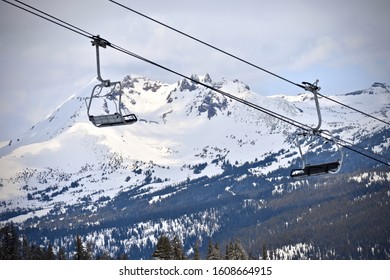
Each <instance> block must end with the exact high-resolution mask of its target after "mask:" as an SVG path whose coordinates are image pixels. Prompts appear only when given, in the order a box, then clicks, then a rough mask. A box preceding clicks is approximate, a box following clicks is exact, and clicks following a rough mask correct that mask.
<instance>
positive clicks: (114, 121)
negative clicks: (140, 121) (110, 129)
mask: <svg viewBox="0 0 390 280" xmlns="http://www.w3.org/2000/svg"><path fill="white" fill-rule="evenodd" d="M89 120H90V121H91V122H92V123H93V124H94V125H95V126H97V127H107V126H117V125H128V124H133V123H135V122H136V121H137V117H136V116H135V115H134V114H128V115H124V116H121V115H120V114H118V113H114V114H108V115H100V116H89Z"/></svg>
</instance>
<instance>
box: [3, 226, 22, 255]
mask: <svg viewBox="0 0 390 280" xmlns="http://www.w3.org/2000/svg"><path fill="white" fill-rule="evenodd" d="M19 248H20V242H19V237H18V234H17V232H16V228H15V226H14V225H13V223H11V224H9V225H6V226H4V227H3V228H2V229H1V230H0V259H2V260H17V259H20V254H19Z"/></svg>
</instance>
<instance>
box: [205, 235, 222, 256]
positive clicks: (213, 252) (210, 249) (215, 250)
mask: <svg viewBox="0 0 390 280" xmlns="http://www.w3.org/2000/svg"><path fill="white" fill-rule="evenodd" d="M206 259H207V260H220V259H221V253H220V252H219V245H218V243H216V244H215V245H213V241H212V240H211V239H210V240H209V243H208V246H207V256H206Z"/></svg>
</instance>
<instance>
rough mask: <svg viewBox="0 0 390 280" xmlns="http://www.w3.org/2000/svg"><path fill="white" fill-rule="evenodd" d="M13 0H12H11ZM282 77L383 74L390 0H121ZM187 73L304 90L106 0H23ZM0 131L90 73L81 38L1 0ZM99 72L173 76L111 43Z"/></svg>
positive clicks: (327, 79)
mask: <svg viewBox="0 0 390 280" xmlns="http://www.w3.org/2000/svg"><path fill="white" fill-rule="evenodd" d="M11 1H12V0H11ZM118 2H121V3H123V4H125V5H128V6H130V7H131V8H133V9H135V10H138V11H140V12H142V13H145V14H147V15H149V16H151V17H153V18H156V19H158V20H160V21H162V22H164V23H166V24H168V25H171V26H173V27H175V28H177V29H179V30H182V31H184V32H187V33H189V34H190V35H192V36H194V37H197V38H199V39H201V40H203V41H206V42H208V43H210V44H213V45H215V46H217V47H219V48H221V49H224V50H226V51H228V52H231V53H233V54H235V55H237V56H239V57H241V58H243V59H246V60H248V61H250V62H252V63H254V64H256V65H258V66H261V67H263V68H265V69H267V70H269V71H272V72H275V73H276V74H278V75H281V76H283V77H285V78H287V79H289V80H292V81H294V82H297V83H300V82H301V81H314V80H315V79H319V80H320V86H321V87H322V90H321V93H322V94H326V95H334V94H343V93H347V92H351V91H354V90H358V89H364V88H367V87H369V86H370V85H371V84H372V83H373V82H376V81H379V82H385V83H390V32H389V26H390V17H389V13H390V1H388V0H372V1H366V0H344V1H339V0H338V1H335V0H328V1H309V0H296V1H284V0H282V1H277V0H275V1H255V0H247V1H245V0H243V1H230V0H227V1H226V0H225V1H222V0H215V1H209V0H198V1H179V0H166V1H156V0H132V1H128V0H118ZM25 3H28V4H30V5H32V6H35V7H37V8H39V9H41V10H44V11H45V12H48V13H50V14H52V15H54V16H56V17H59V18H61V19H63V20H65V21H67V22H69V23H71V24H74V25H76V26H78V27H80V28H83V29H85V30H87V31H89V32H91V33H92V34H100V35H101V36H102V37H104V38H106V39H107V40H109V41H111V42H112V43H114V44H116V45H119V46H121V47H124V48H126V49H128V50H130V51H133V52H135V53H137V54H139V55H142V56H144V57H146V58H148V59H151V60H153V61H156V62H158V63H160V64H163V65H165V66H167V67H170V68H172V69H174V70H177V71H179V72H181V73H183V74H185V75H191V74H192V73H197V74H205V73H209V74H210V75H211V77H212V78H213V79H214V80H220V79H222V78H226V79H239V80H241V81H243V82H245V83H246V84H248V85H249V86H250V87H251V89H252V90H254V91H255V92H257V93H258V94H262V95H274V94H298V93H300V92H301V90H300V89H299V88H297V87H294V86H292V85H290V84H288V83H285V82H283V81H281V80H278V79H276V78H275V77H272V76H270V75H268V74H266V73H263V72H261V71H259V70H256V69H255V68H252V67H250V66H247V65H245V64H242V63H240V62H238V61H235V60H233V59H231V58H228V57H226V56H225V55H223V54H220V53H217V52H216V51H214V50H212V49H209V48H207V47H205V46H203V45H200V44H199V43H196V42H194V41H191V40H190V39H188V38H185V37H183V36H181V35H179V34H176V33H174V32H173V31H171V30H167V29H165V28H163V27H161V26H159V25H157V24H155V23H153V22H150V21H148V20H146V19H145V18H142V17H140V16H138V15H135V14H133V13H130V12H128V11H126V10H124V9H122V8H120V7H118V6H116V5H114V4H112V3H110V2H109V1H108V0H95V1H93V0H83V1H76V0H69V1H60V0H50V1H49V0H25ZM0 34H1V40H0V50H1V51H0V73H1V75H0V79H1V85H2V86H1V89H2V91H1V92H0V129H1V130H0V131H1V134H0V141H3V140H9V139H12V138H16V137H17V136H18V135H20V134H21V133H23V132H24V131H25V130H27V129H29V128H30V127H31V126H32V125H34V124H35V123H36V122H38V121H40V120H42V119H43V118H44V117H45V116H46V115H48V114H49V113H51V112H52V111H53V110H55V109H56V107H57V106H58V105H60V104H61V103H62V102H63V101H64V100H66V99H67V98H68V97H69V96H71V95H72V94H74V93H75V92H77V91H78V90H79V89H80V88H81V87H83V86H85V85H86V84H87V83H89V82H90V81H91V80H92V79H93V78H94V77H95V76H96V66H95V52H94V48H93V47H92V46H91V44H90V42H89V40H88V39H86V38H85V37H82V36H80V35H77V34H75V33H73V32H70V31H68V30H65V29H63V28H61V27H58V26H56V25H53V24H51V23H49V22H47V21H44V20H42V19H40V18H37V17H35V16H33V15H29V14H26V13H25V12H23V11H20V10H18V9H16V8H14V7H12V6H10V5H9V4H7V3H4V2H0ZM101 59H102V75H103V78H109V79H119V78H121V77H123V76H125V75H128V74H141V75H146V76H148V77H150V78H151V79H155V80H161V81H164V82H175V81H177V80H178V79H180V77H177V76H175V75H173V74H170V73H167V72H164V71H162V70H160V69H157V68H155V67H154V66H152V65H149V64H146V63H144V62H141V61H137V60H136V59H134V58H131V57H129V56H126V55H124V54H122V53H119V52H116V51H114V50H112V49H106V50H103V51H102V54H101Z"/></svg>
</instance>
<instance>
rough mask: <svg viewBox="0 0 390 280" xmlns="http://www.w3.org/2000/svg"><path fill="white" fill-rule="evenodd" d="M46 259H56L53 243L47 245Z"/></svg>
mask: <svg viewBox="0 0 390 280" xmlns="http://www.w3.org/2000/svg"><path fill="white" fill-rule="evenodd" d="M46 259H47V260H55V255H54V252H53V247H52V246H51V244H49V246H48V247H47V252H46Z"/></svg>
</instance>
